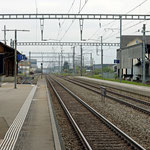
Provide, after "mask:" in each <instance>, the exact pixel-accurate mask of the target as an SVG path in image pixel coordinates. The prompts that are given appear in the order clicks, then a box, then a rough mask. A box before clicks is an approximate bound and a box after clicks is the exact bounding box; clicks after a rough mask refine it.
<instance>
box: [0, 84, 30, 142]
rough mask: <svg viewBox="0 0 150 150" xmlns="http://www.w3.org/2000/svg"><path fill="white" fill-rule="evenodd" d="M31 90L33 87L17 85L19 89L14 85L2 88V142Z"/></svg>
mask: <svg viewBox="0 0 150 150" xmlns="http://www.w3.org/2000/svg"><path fill="white" fill-rule="evenodd" d="M31 89H32V85H17V89H14V88H13V84H12V83H6V84H3V85H2V87H0V140H1V139H3V138H4V135H5V133H6V132H7V130H8V128H9V126H10V125H11V124H12V122H13V121H14V119H15V117H16V116H17V114H18V112H19V110H20V108H21V107H22V105H23V104H24V102H25V100H26V98H27V96H28V95H29V93H30V91H31Z"/></svg>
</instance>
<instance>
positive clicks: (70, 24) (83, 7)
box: [60, 0, 88, 41]
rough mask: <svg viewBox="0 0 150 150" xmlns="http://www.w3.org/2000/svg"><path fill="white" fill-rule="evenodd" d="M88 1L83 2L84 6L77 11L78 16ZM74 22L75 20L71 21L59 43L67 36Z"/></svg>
mask: <svg viewBox="0 0 150 150" xmlns="http://www.w3.org/2000/svg"><path fill="white" fill-rule="evenodd" d="M87 2H88V0H86V1H85V3H84V5H83V6H82V7H81V9H80V10H79V12H78V14H80V13H81V11H82V10H83V8H84V7H85V5H86V4H87ZM74 22H75V19H74V20H72V23H71V24H70V25H69V27H68V28H67V30H66V31H65V33H64V34H63V36H62V38H61V39H60V41H61V40H62V39H63V38H64V37H65V35H66V34H67V32H68V31H69V30H70V28H71V26H72V25H73V23H74Z"/></svg>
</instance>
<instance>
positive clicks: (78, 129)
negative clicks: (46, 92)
mask: <svg viewBox="0 0 150 150" xmlns="http://www.w3.org/2000/svg"><path fill="white" fill-rule="evenodd" d="M47 80H48V82H49V84H50V85H51V87H52V89H53V91H54V93H55V94H56V96H57V98H58V100H59V102H60V104H61V106H62V108H63V109H64V111H65V112H66V114H67V117H68V118H69V120H70V122H71V124H72V126H73V127H74V129H75V130H76V131H77V133H78V135H79V137H80V138H81V139H82V142H83V143H84V145H85V147H86V148H87V149H88V150H92V148H91V146H90V145H89V143H88V141H87V140H86V138H85V136H84V135H83V133H82V131H81V130H80V128H79V126H78V125H77V123H76V122H75V120H74V119H73V117H72V115H71V114H70V112H69V110H68V109H67V107H66V106H65V104H64V102H63V100H62V99H61V97H60V96H59V94H58V92H57V91H56V89H55V88H54V86H53V84H52V82H51V81H50V80H49V79H48V78H47Z"/></svg>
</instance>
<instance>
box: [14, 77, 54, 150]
mask: <svg viewBox="0 0 150 150" xmlns="http://www.w3.org/2000/svg"><path fill="white" fill-rule="evenodd" d="M37 85H38V88H37V91H36V92H35V95H34V98H33V100H32V103H31V106H30V109H29V113H28V115H27V118H26V121H25V125H24V127H23V129H22V131H21V132H22V134H23V136H21V140H20V142H19V143H18V146H17V149H19V150H54V149H55V144H54V139H53V131H52V127H51V120H50V114H49V107H48V97H47V93H46V90H47V89H46V81H45V79H39V81H38V83H37Z"/></svg>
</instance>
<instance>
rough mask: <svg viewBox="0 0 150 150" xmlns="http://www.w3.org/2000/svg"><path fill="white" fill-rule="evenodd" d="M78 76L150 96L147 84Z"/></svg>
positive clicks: (149, 88)
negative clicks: (140, 84) (139, 84)
mask: <svg viewBox="0 0 150 150" xmlns="http://www.w3.org/2000/svg"><path fill="white" fill-rule="evenodd" d="M76 78H80V79H85V80H90V81H92V82H95V83H99V84H101V85H103V86H109V87H113V88H116V89H119V90H124V91H129V92H133V93H138V94H140V95H143V96H148V97H149V96H150V87H146V86H138V85H132V84H126V83H119V82H113V81H107V80H100V79H93V78H88V77H79V76H78V77H76Z"/></svg>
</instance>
